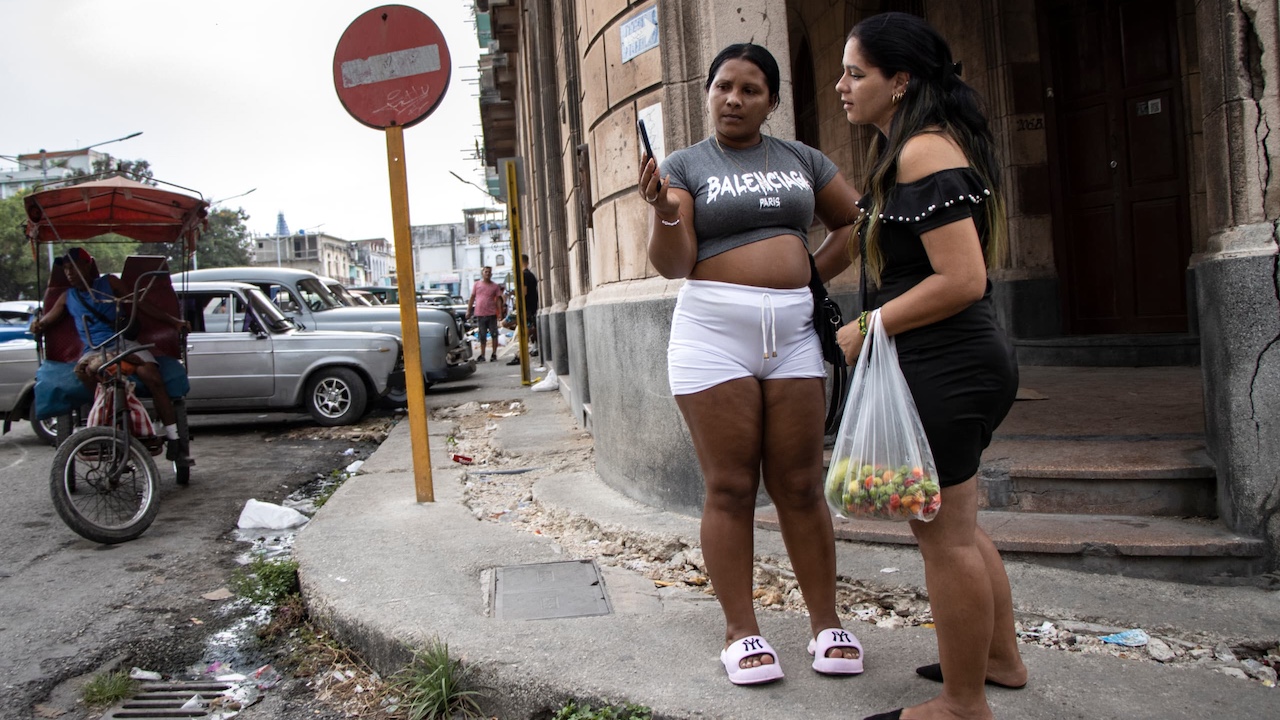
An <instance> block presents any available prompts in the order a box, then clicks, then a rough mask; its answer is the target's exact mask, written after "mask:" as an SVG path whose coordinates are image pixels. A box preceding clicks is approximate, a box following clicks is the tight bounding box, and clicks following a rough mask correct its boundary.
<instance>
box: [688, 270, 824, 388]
mask: <svg viewBox="0 0 1280 720" xmlns="http://www.w3.org/2000/svg"><path fill="white" fill-rule="evenodd" d="M826 376H827V369H826V366H825V365H823V361H822V348H821V346H820V345H819V344H818V335H817V333H816V332H814V329H813V295H812V294H811V293H810V292H809V288H808V287H802V288H794V289H790V290H778V289H775V288H760V287H752V286H750V285H735V284H733V283H724V282H715V281H712V280H688V281H686V282H685V284H684V287H682V288H680V295H679V297H678V298H677V299H676V311H675V315H674V316H673V317H672V318H671V341H670V343H669V344H668V345H667V377H668V380H669V381H670V383H671V394H672V395H690V394H693V393H696V392H702V391H703V390H707V389H709V388H712V387H715V386H716V385H719V384H721V383H725V382H728V381H730V380H737V379H738V378H744V377H754V378H757V379H759V380H776V379H782V378H825V377H826Z"/></svg>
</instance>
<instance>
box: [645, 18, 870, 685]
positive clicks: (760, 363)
mask: <svg viewBox="0 0 1280 720" xmlns="http://www.w3.org/2000/svg"><path fill="white" fill-rule="evenodd" d="M779 87H780V75H779V71H778V64H777V61H776V60H775V59H774V58H773V56H772V55H771V54H770V53H769V51H768V50H766V49H765V48H763V47H760V46H759V45H753V44H750V43H747V44H739V45H731V46H729V47H727V48H725V49H724V50H722V51H721V52H720V54H719V55H717V56H716V58H715V59H714V60H713V61H712V63H711V67H710V69H709V70H708V71H707V84H706V90H707V111H708V113H709V114H710V116H711V120H712V126H713V128H714V130H713V132H712V135H711V137H709V138H707V139H705V140H703V141H701V142H699V143H697V144H695V145H692V146H690V147H688V148H685V149H682V150H678V151H676V152H674V153H672V155H671V156H670V157H668V158H667V159H666V161H665V162H664V163H663V165H662V168H661V172H662V173H663V174H665V177H663V176H662V175H660V173H659V168H658V165H657V162H656V161H655V160H654V159H653V158H649V157H645V158H644V159H643V163H642V166H641V170H640V178H639V190H640V192H641V194H642V196H643V198H644V201H645V202H647V203H649V205H651V206H652V208H653V219H652V221H651V224H652V229H651V231H650V237H649V259H650V261H651V262H652V263H653V265H654V267H655V268H657V270H658V272H660V273H661V274H662V275H663V277H667V278H687V279H688V280H687V282H686V283H685V285H684V287H683V288H681V290H680V294H679V298H678V300H677V304H676V309H675V314H674V316H673V317H672V320H671V339H670V342H669V344H668V348H667V365H668V369H669V380H670V383H671V392H672V394H673V395H675V400H676V405H677V406H678V407H679V408H680V412H681V414H682V415H683V416H684V419H685V423H686V424H687V425H688V426H689V433H690V435H691V437H692V440H693V445H694V448H695V450H696V451H697V454H698V462H699V465H700V466H701V469H702V475H703V478H704V482H705V483H706V501H705V503H704V505H703V512H702V530H701V538H702V554H703V557H704V558H705V559H706V563H707V573H708V575H710V577H711V583H712V585H713V586H714V587H715V591H716V597H717V599H718V600H719V601H720V607H721V609H722V610H723V611H724V616H725V638H724V650H723V651H722V652H721V653H720V660H721V662H722V663H723V664H724V668H725V671H726V672H727V673H728V675H729V680H730V681H731V682H733V683H735V684H740V685H745V684H754V683H761V682H770V681H773V680H777V679H779V678H781V677H782V675H783V673H782V668H781V665H780V663H779V661H778V654H777V652H775V651H774V649H773V647H772V646H770V645H769V643H768V642H766V641H765V639H764V638H762V637H760V627H759V624H758V623H757V619H756V614H755V607H754V604H753V600H752V570H753V566H754V557H753V548H754V543H753V527H754V515H755V505H756V494H757V491H758V489H759V485H760V482H761V477H762V475H763V481H764V486H765V490H766V491H767V492H768V493H769V496H770V497H771V498H772V499H773V502H774V505H775V506H776V507H777V511H778V522H779V524H780V526H781V530H782V537H783V541H784V542H785V543H786V546H787V553H788V555H789V556H790V557H791V562H792V566H793V567H794V569H795V573H796V579H797V580H798V581H799V583H800V590H801V592H802V593H803V594H804V600H805V604H806V605H807V606H808V610H809V622H810V632H811V634H810V636H809V638H806V639H807V640H808V650H809V652H810V654H813V655H814V660H813V669H814V670H816V671H818V672H820V673H824V674H832V675H855V674H858V673H861V672H862V670H863V657H862V646H861V644H860V643H859V641H858V639H857V637H855V636H854V635H853V633H851V632H849V631H847V630H844V629H843V627H842V626H841V623H840V618H839V616H838V615H837V613H836V605H835V592H836V560H835V541H834V537H833V533H832V526H831V515H830V511H829V510H828V509H827V505H826V501H825V499H824V498H823V494H822V442H823V434H822V433H823V418H824V414H825V413H824V398H823V391H824V380H825V378H826V367H825V365H824V364H823V358H822V350H821V347H820V346H819V342H818V336H817V334H816V332H815V330H814V326H813V296H812V294H811V293H810V290H809V287H808V283H809V278H810V272H811V270H810V264H809V257H808V255H809V253H808V250H807V249H806V247H805V239H806V238H807V237H808V233H809V226H810V225H811V224H812V222H813V217H814V215H815V214H816V215H817V217H818V218H819V219H820V220H821V221H822V223H823V225H825V226H826V227H827V228H828V229H829V230H830V231H831V232H830V234H828V236H827V240H826V242H824V243H823V246H822V248H820V249H819V251H818V252H819V255H820V256H822V257H821V258H820V261H819V262H820V264H821V265H823V266H828V267H833V266H834V265H835V264H837V263H838V262H839V260H838V258H836V257H835V256H837V255H839V254H840V253H843V252H845V249H844V248H845V239H846V238H847V237H848V235H849V232H850V231H851V224H852V222H853V221H854V219H855V218H856V216H857V206H856V201H857V199H858V196H857V194H856V193H855V192H854V190H853V188H852V187H851V186H850V185H849V183H848V182H847V181H846V180H845V179H844V177H843V176H842V175H841V174H840V172H839V171H838V169H837V168H836V166H835V164H834V163H832V162H831V161H830V160H829V159H827V157H826V156H824V155H823V154H822V153H821V152H818V151H817V150H814V149H813V148H811V147H808V146H807V145H804V144H802V143H799V142H793V141H786V140H779V139H777V138H773V137H769V136H767V135H763V134H762V133H761V131H760V128H761V125H762V124H763V123H764V121H765V120H766V119H767V117H768V116H769V114H770V113H771V112H772V111H773V110H775V109H776V108H777V106H778V100H779ZM832 275H834V273H829V274H827V275H825V277H831V276H832Z"/></svg>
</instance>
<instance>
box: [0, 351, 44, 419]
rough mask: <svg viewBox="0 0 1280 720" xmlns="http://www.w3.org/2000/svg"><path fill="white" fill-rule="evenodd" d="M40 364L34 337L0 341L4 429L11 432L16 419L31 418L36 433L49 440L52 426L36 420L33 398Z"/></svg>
mask: <svg viewBox="0 0 1280 720" xmlns="http://www.w3.org/2000/svg"><path fill="white" fill-rule="evenodd" d="M39 365H40V360H39V359H38V358H37V356H36V341H35V340H27V339H18V340H8V341H5V342H0V417H3V418H4V432H9V427H10V426H11V425H12V424H13V422H14V421H19V422H20V421H22V420H30V421H31V427H32V428H33V429H34V430H35V431H36V434H37V435H39V436H40V437H41V438H43V439H44V440H45V441H46V442H49V441H51V440H52V436H53V432H54V429H53V426H52V425H51V424H45V425H41V424H40V423H38V422H36V419H35V413H34V412H33V408H32V402H31V398H32V397H33V396H34V393H35V387H36V368H37V367H38V366H39Z"/></svg>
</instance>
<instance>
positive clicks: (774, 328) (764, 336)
mask: <svg viewBox="0 0 1280 720" xmlns="http://www.w3.org/2000/svg"><path fill="white" fill-rule="evenodd" d="M766 304H767V305H768V317H767V320H768V322H767V325H766V315H765V310H766V308H765V305H766ZM760 340H761V342H762V343H764V359H765V360H768V359H769V358H770V357H778V317H777V314H776V313H774V311H773V298H772V297H771V296H770V295H769V293H765V294H763V295H761V296H760ZM770 340H772V341H773V350H772V355H771V354H770V353H771V351H770V350H769V341H770Z"/></svg>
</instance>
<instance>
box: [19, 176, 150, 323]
mask: <svg viewBox="0 0 1280 720" xmlns="http://www.w3.org/2000/svg"><path fill="white" fill-rule="evenodd" d="M25 196H26V193H19V194H17V195H14V196H13V197H10V198H6V199H5V200H0V300H29V299H33V298H40V297H42V296H43V295H44V288H45V286H46V285H48V284H49V272H50V270H51V267H52V266H51V264H50V261H49V258H50V257H58V256H60V255H63V254H65V253H66V252H67V250H70V249H71V248H73V247H77V246H79V247H84V248H85V249H86V250H88V251H89V252H90V253H91V254H92V255H93V256H94V258H95V259H96V260H97V261H98V271H99V272H103V273H116V274H119V272H120V270H121V269H122V268H123V267H124V261H125V258H127V257H129V256H130V255H132V254H134V253H135V252H136V251H137V249H138V243H136V242H134V241H133V240H130V239H129V238H126V237H123V236H120V235H102V236H99V237H96V238H93V239H92V240H85V241H83V242H69V243H50V244H46V245H41V246H40V247H39V249H38V250H37V253H36V256H38V257H39V259H40V266H39V271H38V273H37V268H36V258H35V256H33V255H32V252H31V244H30V243H29V242H28V241H27V235H26V231H25V228H26V220H27V214H26V209H25V208H24V207H23V200H22V199H23V198H24V197H25Z"/></svg>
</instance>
